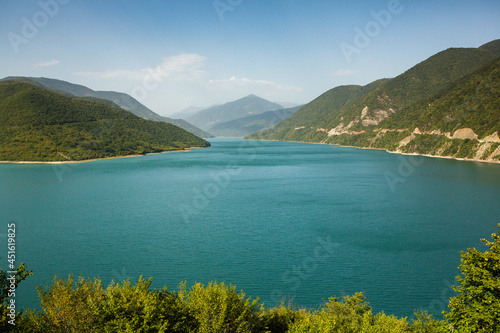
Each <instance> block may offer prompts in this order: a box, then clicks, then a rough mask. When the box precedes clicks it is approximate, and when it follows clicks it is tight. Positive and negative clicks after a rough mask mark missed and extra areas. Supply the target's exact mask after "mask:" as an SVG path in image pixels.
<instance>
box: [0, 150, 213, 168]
mask: <svg viewBox="0 0 500 333" xmlns="http://www.w3.org/2000/svg"><path fill="white" fill-rule="evenodd" d="M203 148H209V147H189V148H184V149H179V150H168V151H162V152H159V153H148V154H134V155H124V156H111V157H102V158H93V159H89V160H81V161H71V160H68V161H48V162H44V161H0V164H56V165H57V164H75V163H88V162H96V161H105V160H113V159H118V158H130V157H141V156H149V155H159V154H167V153H180V152H188V151H190V150H191V149H203Z"/></svg>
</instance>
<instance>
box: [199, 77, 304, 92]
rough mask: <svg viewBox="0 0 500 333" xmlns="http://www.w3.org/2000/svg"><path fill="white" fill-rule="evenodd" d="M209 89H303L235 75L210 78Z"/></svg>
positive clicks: (297, 90)
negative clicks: (220, 78)
mask: <svg viewBox="0 0 500 333" xmlns="http://www.w3.org/2000/svg"><path fill="white" fill-rule="evenodd" d="M207 87H208V88H209V89H240V88H257V89H262V88H266V89H273V90H279V91H290V92H291V91H296V92H299V91H301V89H300V88H297V87H291V86H284V85H281V84H277V83H274V82H271V81H265V80H251V79H248V78H246V77H244V78H241V79H238V78H236V77H235V76H233V77H231V78H230V79H223V80H209V81H208V83H207Z"/></svg>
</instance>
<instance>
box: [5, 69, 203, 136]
mask: <svg viewBox="0 0 500 333" xmlns="http://www.w3.org/2000/svg"><path fill="white" fill-rule="evenodd" d="M3 80H16V81H22V82H28V83H30V81H32V82H36V83H38V84H40V85H42V86H44V87H46V88H49V89H53V90H57V91H62V92H66V93H69V94H71V95H73V96H79V97H95V98H99V99H106V100H109V101H112V102H113V103H115V104H116V105H118V106H120V107H121V108H123V109H124V110H127V111H130V112H132V113H133V114H135V115H136V116H138V117H141V118H143V119H147V120H154V121H161V122H165V123H169V124H173V125H176V126H178V127H180V128H183V129H185V130H186V131H188V132H191V133H193V134H194V135H196V136H199V137H203V138H210V137H213V136H212V135H211V134H209V133H207V132H204V131H202V130H200V129H199V128H197V127H196V126H193V125H192V124H190V123H188V122H186V121H185V120H182V119H171V118H168V117H163V116H160V115H159V114H157V113H155V112H153V111H152V110H150V109H149V108H147V107H146V106H144V105H143V104H141V103H140V102H139V101H137V100H136V99H135V98H133V97H132V96H130V95H128V94H125V93H120V92H116V91H94V90H92V89H90V88H87V87H85V86H82V85H79V84H74V83H70V82H66V81H61V80H56V79H49V78H42V77H6V78H5V79H3ZM3 80H2V81H3Z"/></svg>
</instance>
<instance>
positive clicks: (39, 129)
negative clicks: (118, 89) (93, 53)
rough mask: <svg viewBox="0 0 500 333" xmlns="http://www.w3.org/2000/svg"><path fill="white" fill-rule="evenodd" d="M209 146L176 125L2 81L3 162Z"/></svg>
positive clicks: (0, 131) (0, 124)
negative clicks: (144, 118)
mask: <svg viewBox="0 0 500 333" xmlns="http://www.w3.org/2000/svg"><path fill="white" fill-rule="evenodd" d="M208 145H209V143H208V142H206V141H204V140H203V139H200V138H198V137H196V136H194V135H192V134H191V133H188V132H186V131H184V130H183V129H181V128H178V127H176V126H174V125H171V124H166V123H160V122H153V121H147V120H143V119H141V118H139V117H137V116H135V115H133V114H132V113H130V112H128V111H125V110H123V109H121V108H119V107H116V106H113V105H110V104H109V102H107V103H97V102H96V101H95V100H88V99H81V98H75V97H68V96H64V95H61V94H57V93H54V92H52V91H49V90H47V89H43V88H40V87H37V86H34V85H31V84H27V83H19V82H13V81H4V82H0V160H2V161H68V160H71V161H80V160H87V159H94V158H104V157H115V156H126V155H134V154H146V153H155V152H163V151H171V150H182V149H185V148H188V147H206V146H208Z"/></svg>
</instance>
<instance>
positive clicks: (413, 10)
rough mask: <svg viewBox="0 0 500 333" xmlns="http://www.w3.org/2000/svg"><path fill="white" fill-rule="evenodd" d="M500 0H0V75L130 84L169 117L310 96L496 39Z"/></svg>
mask: <svg viewBox="0 0 500 333" xmlns="http://www.w3.org/2000/svg"><path fill="white" fill-rule="evenodd" d="M499 18H500V1H498V0H453V1H451V0H442V1H435V0H380V1H379V0H371V1H368V0H360V1H354V0H309V1H306V0H158V1H157V0H144V1H137V0H134V1H131V0H119V1H118V0H40V1H34V0H25V1H19V0H0V59H1V62H0V78H3V77H6V76H32V77H48V78H55V79H60V80H65V81H69V82H72V83H77V84H82V85H85V86H87V87H89V88H91V89H94V90H113V91H119V92H124V93H127V94H129V95H131V96H133V97H135V98H136V99H138V100H139V101H140V102H141V103H143V104H144V105H146V106H147V107H149V108H150V109H152V110H153V111H154V112H156V113H158V114H160V115H163V116H170V115H172V114H175V113H176V112H179V111H181V110H183V109H185V108H187V107H190V106H198V107H208V106H211V105H215V104H223V103H226V102H229V101H233V100H236V99H239V98H242V97H244V96H247V95H249V94H255V95H258V96H260V97H262V98H266V99H268V100H270V101H273V102H278V103H285V104H286V103H294V104H304V103H308V102H310V101H311V100H313V99H314V98H316V97H318V96H319V95H321V94H322V93H324V92H326V91H328V90H330V89H332V88H334V87H337V86H340V85H347V84H359V85H365V84H368V83H370V82H372V81H375V80H377V79H380V78H391V77H395V76H397V75H399V74H401V73H403V72H404V71H406V70H408V69H409V68H411V67H413V66H414V65H416V64H417V63H419V62H421V61H423V60H425V59H427V58H428V57H430V56H432V55H434V54H436V53H438V52H440V51H443V50H445V49H447V48H450V47H479V46H481V45H483V44H485V43H487V42H490V41H492V40H495V39H499V38H500V19H499Z"/></svg>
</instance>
